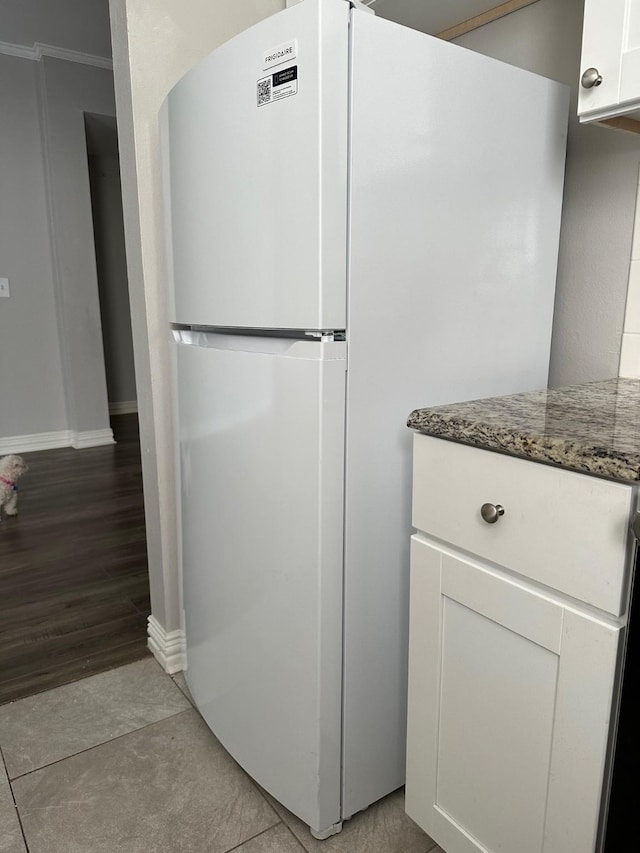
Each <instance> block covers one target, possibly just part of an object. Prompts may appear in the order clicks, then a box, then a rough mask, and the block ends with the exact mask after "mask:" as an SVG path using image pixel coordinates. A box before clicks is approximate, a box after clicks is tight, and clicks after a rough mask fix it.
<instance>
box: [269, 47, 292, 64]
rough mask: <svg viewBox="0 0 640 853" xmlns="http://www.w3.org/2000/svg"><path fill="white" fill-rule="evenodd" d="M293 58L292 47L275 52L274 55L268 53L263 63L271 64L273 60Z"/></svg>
mask: <svg viewBox="0 0 640 853" xmlns="http://www.w3.org/2000/svg"><path fill="white" fill-rule="evenodd" d="M290 56H293V46H291V47H285V49H284V50H276V52H275V53H269V54H267V56H265V58H264V61H265V62H273V60H274V59H288V58H289V57H290Z"/></svg>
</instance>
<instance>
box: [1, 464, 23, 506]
mask: <svg viewBox="0 0 640 853" xmlns="http://www.w3.org/2000/svg"><path fill="white" fill-rule="evenodd" d="M28 470H29V468H28V466H27V463H26V462H25V461H24V459H23V458H22V456H16V455H15V454H13V453H12V454H11V455H10V456H3V457H2V459H0V509H2V508H4V511H5V513H6V514H7V515H17V514H18V486H17V485H16V483H17V482H18V479H19V478H20V477H21V475H22V474H24V473H25V471H28Z"/></svg>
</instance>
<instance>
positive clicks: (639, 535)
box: [631, 512, 640, 541]
mask: <svg viewBox="0 0 640 853" xmlns="http://www.w3.org/2000/svg"><path fill="white" fill-rule="evenodd" d="M631 532H632V533H633V535H634V536H635V538H636V539H637V540H638V541H640V512H636V514H635V515H634V516H633V518H632V519H631Z"/></svg>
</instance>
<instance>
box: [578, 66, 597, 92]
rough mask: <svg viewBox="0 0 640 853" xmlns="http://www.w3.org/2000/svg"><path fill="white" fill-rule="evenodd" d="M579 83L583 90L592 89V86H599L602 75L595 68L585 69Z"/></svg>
mask: <svg viewBox="0 0 640 853" xmlns="http://www.w3.org/2000/svg"><path fill="white" fill-rule="evenodd" d="M580 82H581V83H582V86H583V87H584V88H585V89H592V88H593V87H594V86H599V85H600V83H602V74H600V72H599V71H598V69H597V68H587V70H586V71H585V72H584V74H583V75H582V77H581V78H580Z"/></svg>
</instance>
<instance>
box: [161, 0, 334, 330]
mask: <svg viewBox="0 0 640 853" xmlns="http://www.w3.org/2000/svg"><path fill="white" fill-rule="evenodd" d="M348 20H349V4H348V3H345V2H344V0H305V2H304V3H300V4H298V5H296V6H293V7H292V8H290V9H286V10H284V11H283V12H280V13H278V14H276V15H274V16H272V17H270V18H267V19H266V20H264V21H262V22H261V23H259V24H257V25H256V26H254V27H252V28H251V29H249V30H247V31H245V32H243V33H241V34H240V35H239V36H237V37H236V38H234V39H232V40H231V41H230V42H227V43H226V44H224V45H222V46H221V47H220V48H218V49H217V50H216V51H214V53H212V54H211V55H210V56H208V57H207V58H206V59H204V60H202V61H201V62H200V63H199V64H198V65H197V66H196V67H195V68H193V70H191V71H190V72H189V73H188V74H186V75H185V77H183V78H182V80H181V81H180V82H179V83H178V84H177V85H176V86H175V87H174V89H173V90H172V91H171V93H170V94H169V96H168V109H167V110H166V115H165V119H164V120H165V121H166V122H167V124H168V126H167V127H166V128H165V134H164V137H165V147H168V149H169V150H168V152H167V151H165V155H166V156H168V161H169V162H168V169H167V170H168V172H169V184H170V186H169V189H168V190H167V189H165V192H167V191H168V192H169V194H170V217H171V229H172V232H173V242H172V246H171V247H170V251H169V255H170V256H171V255H172V260H171V257H170V258H169V263H170V265H172V266H173V280H174V291H175V315H174V316H173V317H172V318H171V319H172V320H174V321H175V322H178V323H183V324H186V325H193V324H198V325H204V326H235V327H243V328H249V327H254V328H262V329H291V328H293V329H344V327H345V312H346V294H345V289H346V260H345V257H346V255H345V252H346V215H347V214H346V210H347V187H346V180H347V177H346V175H347V96H348ZM281 54H284V55H285V56H288V57H290V58H288V59H285V60H281ZM276 63H277V64H276Z"/></svg>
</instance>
